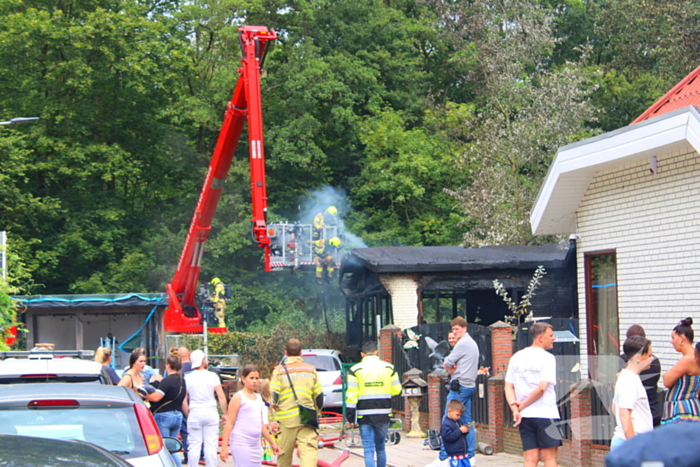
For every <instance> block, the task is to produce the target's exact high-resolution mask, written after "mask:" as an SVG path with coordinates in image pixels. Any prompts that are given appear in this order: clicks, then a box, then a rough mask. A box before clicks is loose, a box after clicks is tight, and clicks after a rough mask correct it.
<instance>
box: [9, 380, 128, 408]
mask: <svg viewBox="0 0 700 467" xmlns="http://www.w3.org/2000/svg"><path fill="white" fill-rule="evenodd" d="M1 391H2V397H0V407H2V406H7V405H17V404H25V405H26V403H27V401H32V400H55V399H73V400H77V401H78V402H80V403H81V404H85V405H96V404H104V403H111V404H118V405H134V403H135V402H138V401H140V398H139V397H138V396H137V395H136V393H135V392H134V391H132V390H131V389H130V388H127V387H124V386H110V385H106V384H68V383H42V384H29V385H27V384H6V385H3V386H2V389H1Z"/></svg>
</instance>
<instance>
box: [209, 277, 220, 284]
mask: <svg viewBox="0 0 700 467" xmlns="http://www.w3.org/2000/svg"><path fill="white" fill-rule="evenodd" d="M211 283H212V285H217V284H221V279H219V278H218V277H215V278H213V279H212V280H211Z"/></svg>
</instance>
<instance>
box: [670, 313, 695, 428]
mask: <svg viewBox="0 0 700 467" xmlns="http://www.w3.org/2000/svg"><path fill="white" fill-rule="evenodd" d="M692 324H693V319H692V318H686V319H683V320H681V322H680V323H678V325H676V327H675V328H673V331H672V332H671V344H673V348H674V349H675V350H676V352H680V353H681V354H682V356H681V358H680V359H679V360H678V362H676V364H675V365H673V367H672V368H671V369H670V370H668V371H667V372H666V373H664V377H663V379H664V386H666V387H667V388H668V392H667V393H666V399H665V400H664V408H663V414H662V416H661V424H662V425H665V424H667V423H674V422H681V421H700V400H699V399H698V390H699V389H700V367H698V365H697V363H695V351H694V349H693V339H694V338H695V335H694V333H693V328H692V327H691V326H692Z"/></svg>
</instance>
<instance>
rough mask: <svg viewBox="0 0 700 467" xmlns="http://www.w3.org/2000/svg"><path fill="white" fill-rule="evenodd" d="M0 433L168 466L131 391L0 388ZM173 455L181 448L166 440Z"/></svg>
mask: <svg viewBox="0 0 700 467" xmlns="http://www.w3.org/2000/svg"><path fill="white" fill-rule="evenodd" d="M0 433H4V434H12V435H21V436H35V437H40V438H51V439H63V440H67V439H74V440H81V441H87V442H89V443H92V444H95V445H97V446H100V447H102V448H104V449H106V450H108V451H111V452H113V453H115V454H117V455H119V456H121V457H123V458H124V459H126V460H127V461H128V462H129V463H130V464H132V465H134V466H135V467H146V466H151V467H152V466H159V467H173V466H174V465H175V462H174V460H173V458H172V456H171V455H170V452H168V449H167V448H166V447H165V443H164V441H163V438H162V437H161V435H160V432H159V431H158V426H157V425H156V422H155V420H154V419H153V415H151V411H150V410H149V409H148V407H146V405H145V404H144V403H143V402H142V401H141V399H140V398H139V397H138V396H137V395H136V393H134V391H132V390H131V389H128V388H125V387H121V386H109V385H101V384H64V383H45V384H7V385H4V386H2V387H0ZM167 442H168V444H169V445H170V446H171V449H172V450H173V451H178V450H180V449H181V447H182V445H181V444H180V442H179V441H177V440H175V439H170V438H168V439H167Z"/></svg>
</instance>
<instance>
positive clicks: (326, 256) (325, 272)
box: [311, 237, 341, 285]
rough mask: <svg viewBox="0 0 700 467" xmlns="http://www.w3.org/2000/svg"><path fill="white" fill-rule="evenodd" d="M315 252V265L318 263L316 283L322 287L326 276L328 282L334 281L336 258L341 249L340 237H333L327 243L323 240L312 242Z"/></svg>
mask: <svg viewBox="0 0 700 467" xmlns="http://www.w3.org/2000/svg"><path fill="white" fill-rule="evenodd" d="M311 243H312V244H313V250H314V263H316V283H317V284H319V285H321V284H322V283H323V278H324V276H325V278H326V282H329V283H330V281H331V279H333V271H335V262H334V258H333V257H334V256H335V254H336V252H337V251H338V248H340V244H341V241H340V239H339V238H338V237H333V238H331V239H330V240H328V241H327V242H326V241H325V240H323V239H319V240H314V241H313V242H311Z"/></svg>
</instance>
